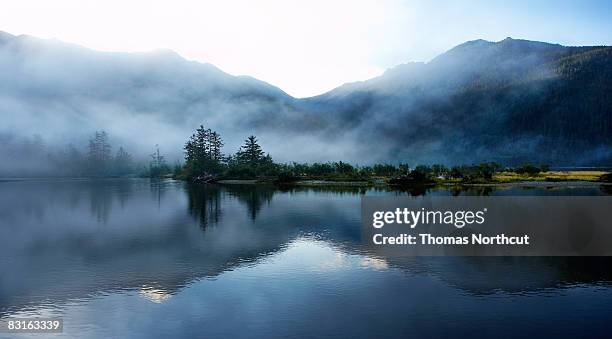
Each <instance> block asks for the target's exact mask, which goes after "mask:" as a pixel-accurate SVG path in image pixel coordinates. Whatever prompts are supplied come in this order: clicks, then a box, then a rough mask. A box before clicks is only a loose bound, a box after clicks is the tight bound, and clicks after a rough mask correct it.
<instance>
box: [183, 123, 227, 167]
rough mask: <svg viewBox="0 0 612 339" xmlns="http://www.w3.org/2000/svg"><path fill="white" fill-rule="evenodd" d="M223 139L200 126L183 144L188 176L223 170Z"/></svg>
mask: <svg viewBox="0 0 612 339" xmlns="http://www.w3.org/2000/svg"><path fill="white" fill-rule="evenodd" d="M221 147H223V141H222V140H221V136H220V135H219V134H218V133H217V132H215V131H212V130H211V129H210V128H208V129H206V128H204V126H202V125H200V127H199V128H198V129H197V130H196V131H195V133H194V134H193V135H192V136H191V137H190V138H189V140H188V141H187V143H186V144H185V147H184V150H185V173H186V176H187V177H188V178H196V177H199V176H204V175H217V174H219V173H221V171H222V170H223V154H222V153H221Z"/></svg>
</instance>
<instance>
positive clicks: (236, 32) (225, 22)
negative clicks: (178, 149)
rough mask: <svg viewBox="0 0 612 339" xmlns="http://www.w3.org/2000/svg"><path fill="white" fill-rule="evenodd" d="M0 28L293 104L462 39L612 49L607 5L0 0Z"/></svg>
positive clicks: (518, 0) (447, 0)
mask: <svg viewBox="0 0 612 339" xmlns="http://www.w3.org/2000/svg"><path fill="white" fill-rule="evenodd" d="M0 7H1V10H0V31H5V32H8V33H11V34H16V35H18V34H27V35H32V36H37V37H41V38H55V39H59V40H62V41H65V42H70V43H74V44H78V45H81V46H85V47H88V48H92V49H96V50H103V51H118V52H143V51H150V50H156V49H161V48H166V49H171V50H174V51H176V52H177V53H179V54H180V55H181V56H183V57H184V58H186V59H189V60H196V61H200V62H209V63H212V64H214V65H215V66H217V67H219V68H221V69H222V70H224V71H225V72H228V73H230V74H233V75H250V76H253V77H255V78H258V79H260V80H263V81H266V82H268V83H270V84H272V85H275V86H278V87H280V88H281V89H283V90H284V91H286V92H287V93H288V94H290V95H293V96H295V97H308V96H314V95H318V94H322V93H324V92H326V91H328V90H331V89H333V88H335V87H337V86H339V85H341V84H343V83H347V82H353V81H360V80H366V79H368V78H372V77H375V76H378V75H380V74H382V73H383V72H384V70H385V69H388V68H390V67H393V66H396V65H398V64H401V63H406V62H410V61H428V60H430V59H432V58H433V57H435V56H436V55H438V54H440V53H443V52H444V51H446V50H448V49H450V48H452V47H453V46H455V45H458V44H460V43H463V42H465V41H468V40H474V39H486V40H491V41H498V40H502V39H504V38H506V37H512V38H522V39H529V40H539V41H547V42H554V43H560V44H563V45H612V34H610V32H612V20H610V16H611V14H612V1H588V0H586V1H578V0H573V1H571V0H570V1H560V0H558V1H549V0H541V1H524V0H515V1H495V0H493V1H492V0H488V1H476V0H469V1H468V0H465V1H451V0H440V1H420V0H419V1H396V0H377V1H374V0H371V1H361V0H347V1H345V0H302V1H292V0H278V1H276V0H275V1H273V0H257V1H255V0H223V1H220V0H217V1H207V0H172V1H169V0H167V1H156V0H99V1H94V0H53V1H46V0H39V1H34V0H2V2H1V6H0Z"/></svg>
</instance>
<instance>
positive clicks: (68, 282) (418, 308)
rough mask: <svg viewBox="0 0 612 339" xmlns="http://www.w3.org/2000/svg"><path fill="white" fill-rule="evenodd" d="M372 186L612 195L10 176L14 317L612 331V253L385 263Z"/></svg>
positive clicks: (79, 328)
mask: <svg viewBox="0 0 612 339" xmlns="http://www.w3.org/2000/svg"><path fill="white" fill-rule="evenodd" d="M364 194H366V195H395V194H400V195H404V194H409V195H415V196H419V195H423V194H425V195H609V194H612V190H611V189H610V187H609V186H608V187H606V186H597V185H593V184H583V183H567V184H564V185H556V184H551V183H543V184H534V185H528V186H524V187H517V186H503V187H473V188H469V189H461V190H459V189H454V190H453V189H447V188H436V189H414V190H409V191H405V192H395V191H387V190H384V189H362V188H344V189H340V188H335V189H334V188H326V187H319V188H284V189H279V188H275V187H272V186H260V185H257V186H256V185H227V186H203V185H202V186H198V185H190V184H187V183H184V182H178V181H172V180H165V181H154V180H148V179H107V180H69V179H53V180H52V179H49V180H42V179H41V180H4V181H1V182H0V272H1V273H0V317H2V318H6V317H35V316H38V317H50V316H57V317H62V318H63V320H64V332H63V333H62V334H57V335H46V336H45V337H79V338H110V337H137V338H152V337H162V338H180V337H194V336H195V337H229V336H231V337H293V336H307V337H371V336H389V337H404V336H410V337H424V336H426V337H440V336H479V337H480V336H487V337H492V336H495V337H516V336H525V335H529V336H542V337H544V336H546V337H573V336H580V337H584V336H592V337H598V336H608V337H609V336H611V335H612V334H611V331H612V327H610V323H611V321H612V284H611V283H612V265H611V264H612V260H611V259H608V258H559V257H556V258H555V257H439V258H427V257H418V258H407V257H402V258H395V257H389V258H385V257H379V256H376V255H374V254H372V253H368V251H367V250H366V249H365V247H364V246H362V244H361V225H360V199H361V196H362V195H364ZM2 336H3V335H2V334H1V333H0V337H2ZM5 336H6V335H5ZM28 336H29V337H33V338H41V337H42V336H41V335H40V334H29V335H28V334H23V335H19V336H15V337H19V338H22V337H28Z"/></svg>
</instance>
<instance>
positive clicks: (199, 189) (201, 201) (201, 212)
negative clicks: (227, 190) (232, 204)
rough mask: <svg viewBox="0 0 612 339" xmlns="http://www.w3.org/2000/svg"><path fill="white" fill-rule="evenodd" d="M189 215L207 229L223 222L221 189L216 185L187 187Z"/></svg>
mask: <svg viewBox="0 0 612 339" xmlns="http://www.w3.org/2000/svg"><path fill="white" fill-rule="evenodd" d="M187 196H188V200H189V205H188V208H189V214H191V215H192V216H193V217H194V218H195V219H196V220H197V221H198V222H199V223H200V227H202V228H203V229H205V228H206V227H208V226H210V225H214V224H217V223H218V222H219V221H220V220H221V188H220V187H219V186H216V185H198V184H189V185H187Z"/></svg>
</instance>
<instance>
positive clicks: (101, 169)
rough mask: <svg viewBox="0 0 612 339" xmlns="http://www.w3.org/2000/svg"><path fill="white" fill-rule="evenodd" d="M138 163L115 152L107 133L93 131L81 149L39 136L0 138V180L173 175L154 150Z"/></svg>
mask: <svg viewBox="0 0 612 339" xmlns="http://www.w3.org/2000/svg"><path fill="white" fill-rule="evenodd" d="M150 158H151V160H150V161H149V163H148V164H147V163H146V162H142V161H141V162H139V163H137V162H136V161H135V160H134V158H133V156H132V154H130V153H129V152H128V151H127V150H126V149H125V148H124V147H123V146H119V147H118V148H114V147H113V146H112V144H111V142H110V138H109V135H108V133H107V132H105V131H103V130H101V131H96V132H95V133H93V134H92V136H91V137H90V138H88V139H87V140H86V141H85V142H84V143H82V144H80V145H75V144H72V143H71V144H68V145H66V146H65V147H61V148H58V147H52V146H48V145H47V144H46V143H45V141H44V140H43V138H42V137H41V136H40V135H34V136H33V137H30V138H21V139H17V138H14V137H10V136H7V135H4V136H2V135H0V159H3V160H4V161H3V163H2V164H0V176H10V177H15V176H24V177H30V176H62V177H110V176H127V175H139V176H158V175H164V174H168V173H171V172H172V169H170V168H169V166H167V164H166V162H165V159H164V157H163V156H162V155H161V154H160V153H159V149H157V150H156V152H154V153H153V154H151V156H150Z"/></svg>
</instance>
